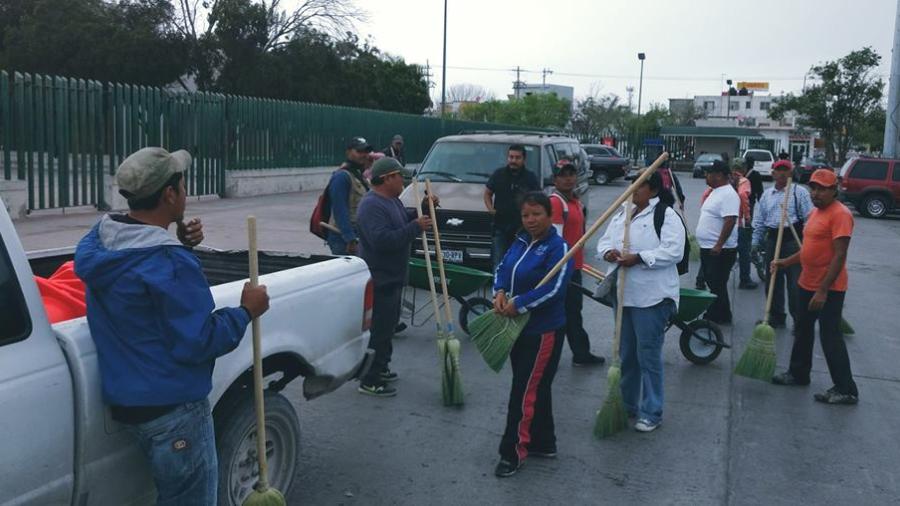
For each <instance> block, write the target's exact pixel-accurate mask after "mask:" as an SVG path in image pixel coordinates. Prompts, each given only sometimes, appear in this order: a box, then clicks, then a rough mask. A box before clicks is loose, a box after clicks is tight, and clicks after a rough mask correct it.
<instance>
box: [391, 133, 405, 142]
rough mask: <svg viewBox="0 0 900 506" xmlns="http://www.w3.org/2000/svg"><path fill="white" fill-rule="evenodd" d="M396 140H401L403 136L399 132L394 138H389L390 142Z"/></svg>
mask: <svg viewBox="0 0 900 506" xmlns="http://www.w3.org/2000/svg"><path fill="white" fill-rule="evenodd" d="M398 141H399V142H403V136H402V135H400V134H397V135H395V136H394V138H393V139H391V142H398Z"/></svg>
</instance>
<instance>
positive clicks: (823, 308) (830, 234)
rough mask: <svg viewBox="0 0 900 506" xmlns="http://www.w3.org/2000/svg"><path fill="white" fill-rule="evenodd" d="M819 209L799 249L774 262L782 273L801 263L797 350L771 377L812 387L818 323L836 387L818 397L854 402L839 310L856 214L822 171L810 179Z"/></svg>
mask: <svg viewBox="0 0 900 506" xmlns="http://www.w3.org/2000/svg"><path fill="white" fill-rule="evenodd" d="M809 189H810V195H811V196H812V201H813V204H814V205H815V206H816V208H815V209H814V210H813V212H812V213H811V214H810V215H809V219H808V221H807V222H806V225H805V226H804V228H803V246H802V247H801V248H800V251H799V252H797V253H795V254H793V255H791V256H790V257H788V258H785V259H782V260H775V261H773V262H772V268H773V269H775V268H776V267H777V268H779V269H781V268H784V267H787V266H790V265H794V264H797V263H798V262H799V263H800V267H801V269H802V270H801V272H800V279H799V280H798V281H797V284H798V287H797V292H798V293H797V307H796V312H797V314H796V325H795V331H796V332H795V336H794V348H793V350H792V351H791V366H790V368H789V369H788V371H787V372H784V373H782V374H779V375H777V376H775V377H774V378H772V382H773V383H775V384H777V385H808V384H809V372H810V369H812V352H813V343H814V341H815V324H816V320H818V321H819V337H820V340H821V342H822V352H823V353H824V354H825V361H826V362H827V363H828V372H830V373H831V380H832V381H833V382H834V386H833V387H831V388H829V389H828V390H827V391H825V392H824V393H818V394H816V395H815V399H816V400H817V401H819V402H824V403H826V404H856V403H857V402H859V391H858V390H857V388H856V383H855V382H854V381H853V374H852V372H851V371H850V357H849V355H847V346H846V345H845V344H844V335H843V334H842V333H841V312H842V310H843V308H844V294H845V293H846V292H847V265H846V263H847V248H848V247H849V246H850V236H851V235H852V233H853V215H852V214H850V210H848V209H847V207H846V206H844V205H843V204H841V203H840V202H837V201H836V200H835V199H836V198H837V176H835V174H834V172H832V171H830V170H827V169H819V170H817V171H816V172H814V173H813V175H812V177H811V178H810V180H809Z"/></svg>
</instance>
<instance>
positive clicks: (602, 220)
mask: <svg viewBox="0 0 900 506" xmlns="http://www.w3.org/2000/svg"><path fill="white" fill-rule="evenodd" d="M668 159H669V153H666V152H663V153H662V154H661V155H659V158H657V159H656V161H654V162H653V164H651V165H650V166H649V167H647V168H646V169H644V171H643V172H641V175H640V176H639V177H638V178H637V179H635V180H634V182H633V183H631V186H629V187H628V188H626V189H625V191H624V192H623V193H622V194H621V195H619V197H618V198H617V199H616V200H615V202H613V203H612V205H610V206H609V208H608V209H607V210H606V211H605V212H604V213H603V214H602V215H600V217H599V218H597V221H595V222H594V224H593V225H591V228H589V229H588V230H587V231H586V232H585V233H584V235H583V236H581V239H578V242H576V243H575V244H573V245H572V247H571V248H569V252H568V253H566V254H565V256H563V257H562V259H561V260H560V261H559V262H556V265H554V266H553V268H552V269H550V272H548V273H547V275H546V276H544V279H542V280H541V282H540V283H538V284H537V286H542V285H544V284H546V283H548V282H549V281H550V280H551V279H553V276H556V273H557V272H559V270H560V269H562V266H563V265H566V262H568V261H569V259H570V258H572V256H573V255H575V252H577V251H578V250H580V249H581V248H583V247H584V243H586V242H587V241H588V239H590V238H591V236H593V235H594V234H595V233H597V230H599V229H600V227H602V226H603V224H604V223H606V220H608V219H609V218H610V216H612V215H613V214H615V212H616V211H618V210H619V206H621V205H622V203H623V202H625V201H626V200H627V199H628V198H629V197H631V194H632V193H634V192H635V190H637V189H638V188H639V187H640V186H641V185H642V184H644V181H646V180H647V179H648V178H649V177H650V175H651V174H653V173H654V172H656V169H658V168H659V166H660V165H662V164H663V163H664V162H665V161H666V160H668Z"/></svg>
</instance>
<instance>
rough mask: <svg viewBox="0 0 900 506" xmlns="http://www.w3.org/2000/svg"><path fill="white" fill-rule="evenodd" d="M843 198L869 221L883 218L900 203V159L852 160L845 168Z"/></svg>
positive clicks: (841, 178)
mask: <svg viewBox="0 0 900 506" xmlns="http://www.w3.org/2000/svg"><path fill="white" fill-rule="evenodd" d="M839 177H840V195H839V197H840V199H841V200H842V201H843V202H846V203H848V204H852V205H853V207H855V208H856V210H857V211H859V213H860V214H861V215H863V216H866V217H868V218H883V217H884V216H886V215H887V214H888V213H890V212H892V211H894V210H895V209H896V208H897V203H898V202H900V160H886V159H883V158H862V157H858V158H851V159H849V160H847V162H846V163H844V165H843V167H841V171H840V174H839Z"/></svg>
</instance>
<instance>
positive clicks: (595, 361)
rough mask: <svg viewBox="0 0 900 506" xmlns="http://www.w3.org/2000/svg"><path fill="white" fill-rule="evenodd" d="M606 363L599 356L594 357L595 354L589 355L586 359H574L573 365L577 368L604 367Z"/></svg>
mask: <svg viewBox="0 0 900 506" xmlns="http://www.w3.org/2000/svg"><path fill="white" fill-rule="evenodd" d="M605 363H606V359H605V358H603V357H601V356H599V355H594V354H593V353H588V354H587V356H586V357H573V358H572V365H574V366H576V367H582V366H592V365H603V364H605Z"/></svg>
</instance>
